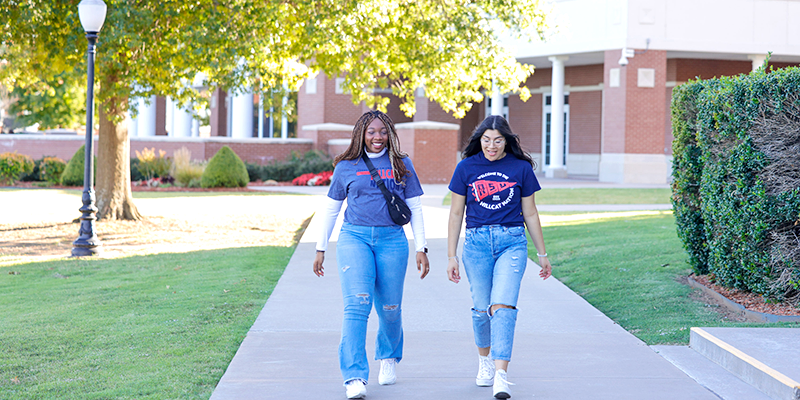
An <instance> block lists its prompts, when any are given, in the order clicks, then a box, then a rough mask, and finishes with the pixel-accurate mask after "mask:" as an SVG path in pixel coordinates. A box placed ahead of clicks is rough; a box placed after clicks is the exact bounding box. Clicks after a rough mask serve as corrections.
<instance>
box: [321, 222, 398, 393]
mask: <svg viewBox="0 0 800 400" xmlns="http://www.w3.org/2000/svg"><path fill="white" fill-rule="evenodd" d="M336 262H337V265H338V268H339V281H340V282H341V285H342V297H343V299H344V320H343V321H342V339H341V342H340V343H339V368H340V369H341V371H342V378H344V381H345V382H347V381H350V380H352V379H363V380H364V381H365V382H366V381H367V380H368V379H369V363H368V362H367V350H366V341H367V319H368V318H369V314H370V312H371V311H372V305H373V303H374V304H375V312H376V313H377V314H378V320H379V325H378V337H377V339H376V341H375V359H376V360H381V359H385V358H396V359H397V361H400V359H401V358H403V320H402V308H401V303H402V302H403V283H404V281H405V277H406V268H407V265H408V239H406V235H405V232H404V231H403V228H402V227H401V226H398V225H394V226H362V225H353V224H350V223H344V224H343V225H342V230H341V232H340V233H339V240H338V242H337V244H336Z"/></svg>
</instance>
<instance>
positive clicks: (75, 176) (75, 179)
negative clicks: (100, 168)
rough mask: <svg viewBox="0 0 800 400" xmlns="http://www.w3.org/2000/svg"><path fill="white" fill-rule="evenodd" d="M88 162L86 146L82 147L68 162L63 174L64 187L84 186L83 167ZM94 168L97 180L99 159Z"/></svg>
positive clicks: (95, 159)
mask: <svg viewBox="0 0 800 400" xmlns="http://www.w3.org/2000/svg"><path fill="white" fill-rule="evenodd" d="M85 160H86V145H83V146H81V148H80V149H78V151H76V152H75V154H73V155H72V158H70V159H69V161H68V162H67V166H66V167H65V168H64V172H62V173H61V184H62V185H64V186H83V166H84V164H85ZM92 165H93V166H94V175H93V177H94V179H97V157H95V158H94V162H93V163H92ZM92 184H94V182H92Z"/></svg>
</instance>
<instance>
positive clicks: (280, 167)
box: [247, 150, 333, 182]
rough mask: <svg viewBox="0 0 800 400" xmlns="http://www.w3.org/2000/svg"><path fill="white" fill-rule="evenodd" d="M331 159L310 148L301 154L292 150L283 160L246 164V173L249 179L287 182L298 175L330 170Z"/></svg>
mask: <svg viewBox="0 0 800 400" xmlns="http://www.w3.org/2000/svg"><path fill="white" fill-rule="evenodd" d="M332 165H333V161H332V160H331V158H330V157H328V156H327V155H326V154H325V153H322V152H320V151H316V150H311V151H309V152H307V153H305V154H303V155H302V156H300V155H298V154H297V153H296V152H294V151H293V152H292V154H291V155H290V156H289V159H288V160H286V161H283V162H273V163H271V164H267V165H256V164H250V163H248V164H247V173H248V175H249V177H250V181H251V182H252V181H256V180H262V181H266V180H270V179H272V180H275V181H278V182H288V181H291V180H292V179H294V178H297V177H298V176H300V175H303V174H308V173H314V174H318V173H320V172H323V171H330V170H331V169H333V167H332Z"/></svg>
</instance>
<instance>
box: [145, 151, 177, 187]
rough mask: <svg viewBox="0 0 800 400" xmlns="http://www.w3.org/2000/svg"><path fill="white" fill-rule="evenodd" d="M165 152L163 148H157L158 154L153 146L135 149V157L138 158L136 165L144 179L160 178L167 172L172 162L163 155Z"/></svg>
mask: <svg viewBox="0 0 800 400" xmlns="http://www.w3.org/2000/svg"><path fill="white" fill-rule="evenodd" d="M166 154H167V153H166V152H165V151H164V150H159V151H158V154H156V148H155V147H153V148H152V149H148V148H144V149H142V151H141V152H139V151H138V150H137V151H136V159H138V160H139V162H138V163H137V164H136V167H137V168H138V169H139V172H140V173H141V174H142V175H143V176H144V179H145V180H150V179H152V178H161V177H165V176H167V175H168V174H169V170H170V168H171V167H172V162H171V161H170V160H169V159H168V158H166V157H164V156H165V155H166Z"/></svg>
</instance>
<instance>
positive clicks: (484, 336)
mask: <svg viewBox="0 0 800 400" xmlns="http://www.w3.org/2000/svg"><path fill="white" fill-rule="evenodd" d="M465 236H466V237H465V240H464V252H463V254H462V260H463V262H464V271H465V272H466V273H467V279H469V286H470V291H471V292H472V304H473V308H472V328H473V331H474V332H475V344H476V345H477V346H478V347H480V348H486V347H491V348H492V350H491V354H490V357H491V358H492V359H493V360H506V361H510V360H511V349H512V347H513V346H514V328H515V327H516V323H517V309H516V306H517V299H518V298H519V287H520V284H521V283H522V276H523V275H524V274H525V267H526V266H527V264H528V239H527V238H526V237H525V227H522V226H511V227H509V226H501V225H485V226H480V227H477V228H469V229H467V230H466V234H465ZM495 304H503V305H507V306H511V307H514V308H499V309H497V310H496V311H495V312H494V313H493V314H492V315H489V314H490V313H489V309H490V308H491V306H492V305H495Z"/></svg>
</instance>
